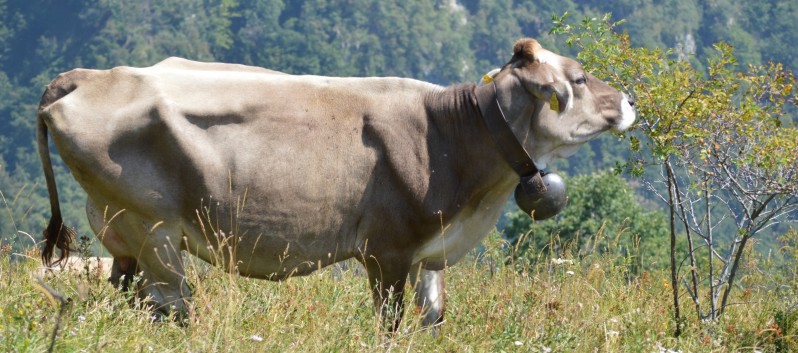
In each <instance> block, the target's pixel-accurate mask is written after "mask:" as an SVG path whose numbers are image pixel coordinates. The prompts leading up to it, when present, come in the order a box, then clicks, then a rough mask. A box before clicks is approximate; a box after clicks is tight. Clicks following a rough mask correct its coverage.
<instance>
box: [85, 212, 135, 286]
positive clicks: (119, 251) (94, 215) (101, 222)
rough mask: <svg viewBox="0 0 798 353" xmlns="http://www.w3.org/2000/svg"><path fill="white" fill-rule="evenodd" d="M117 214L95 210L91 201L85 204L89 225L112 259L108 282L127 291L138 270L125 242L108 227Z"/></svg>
mask: <svg viewBox="0 0 798 353" xmlns="http://www.w3.org/2000/svg"><path fill="white" fill-rule="evenodd" d="M119 214H121V213H119ZM119 214H115V215H109V214H108V213H107V212H106V209H103V210H100V209H99V208H97V206H96V205H95V204H94V203H93V202H92V201H91V199H88V201H87V202H86V215H87V216H88V219H89V225H90V226H91V229H92V231H94V234H96V235H97V238H99V239H100V242H101V243H102V244H103V246H105V248H106V249H107V250H108V252H109V253H111V256H113V258H114V263H113V265H112V266H111V277H109V278H108V281H109V282H111V284H112V285H113V286H114V287H116V288H120V289H122V290H123V291H128V290H130V287H131V284H132V283H133V278H134V276H135V275H136V274H137V273H138V271H139V268H138V264H137V263H136V259H135V258H133V257H132V253H131V252H130V250H129V247H128V245H127V244H126V243H125V240H124V239H123V238H122V237H120V236H119V234H117V232H116V231H115V230H114V229H113V228H112V227H110V221H111V220H112V219H113V218H114V217H115V216H118V215H119Z"/></svg>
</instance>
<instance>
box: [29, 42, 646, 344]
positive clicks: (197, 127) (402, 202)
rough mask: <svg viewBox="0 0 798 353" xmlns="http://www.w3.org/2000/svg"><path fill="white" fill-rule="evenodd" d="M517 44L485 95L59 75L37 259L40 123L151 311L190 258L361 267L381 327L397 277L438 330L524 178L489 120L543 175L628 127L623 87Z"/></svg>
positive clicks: (53, 224)
mask: <svg viewBox="0 0 798 353" xmlns="http://www.w3.org/2000/svg"><path fill="white" fill-rule="evenodd" d="M513 51H514V55H513V57H512V58H511V59H510V61H509V62H508V63H507V64H506V65H505V66H504V67H503V68H502V69H501V71H499V72H498V73H496V74H495V75H494V76H493V83H492V84H490V85H484V86H480V87H476V86H475V85H474V84H460V85H454V86H451V87H440V86H436V85H433V84H430V83H425V82H421V81H417V80H412V79H404V78H338V77H321V76H294V75H286V74H280V73H277V72H275V71H271V70H266V69H261V68H252V67H246V66H241V65H228V64H216V63H214V64H210V63H198V62H192V61H187V60H183V59H176V58H172V59H167V60H165V61H164V62H161V63H159V64H157V65H155V66H152V67H148V68H131V67H117V68H114V69H111V70H101V71H98V70H84V69H77V70H73V71H70V72H67V73H64V74H61V75H59V76H58V77H57V78H56V79H55V80H54V81H53V82H52V83H50V85H49V86H48V87H47V90H46V91H45V93H44V96H43V97H42V101H41V104H40V106H39V114H38V134H37V136H38V137H37V140H38V146H39V151H40V154H41V157H42V164H43V167H44V171H45V176H46V179H47V185H48V190H49V192H50V202H51V207H52V212H53V213H52V219H51V220H50V224H49V226H48V228H47V230H46V231H45V237H46V240H47V242H46V247H45V249H44V252H43V257H44V260H45V262H47V263H49V262H50V261H51V260H52V253H53V250H54V247H58V248H60V249H62V250H64V249H67V248H68V245H69V239H70V234H69V232H68V231H67V230H66V229H67V228H66V227H64V226H63V225H62V219H61V214H60V209H59V204H58V198H57V189H56V186H55V182H54V179H53V172H52V167H51V164H50V157H49V150H48V147H47V134H48V130H49V131H50V133H51V134H52V139H53V143H54V144H55V146H56V148H57V149H58V151H59V152H60V154H61V156H62V157H63V160H64V162H66V164H67V166H68V167H69V169H70V170H71V171H72V174H73V176H74V177H75V179H76V180H77V181H78V182H79V183H80V185H81V186H82V187H83V189H85V190H86V192H87V194H88V196H89V198H88V199H89V201H88V205H87V213H88V217H89V221H90V223H91V225H92V227H93V229H94V231H95V232H96V233H97V234H98V236H99V237H100V239H101V241H102V243H103V245H104V246H105V247H106V248H107V249H108V251H109V252H110V253H111V254H112V255H113V257H114V259H115V261H114V268H113V273H112V276H111V281H112V282H114V283H120V282H122V284H123V285H126V282H127V281H125V279H129V278H131V275H132V274H133V273H137V271H138V270H141V271H142V273H143V279H144V284H143V285H142V286H141V287H140V292H139V293H140V295H142V296H149V297H150V298H151V300H152V301H153V303H154V304H155V305H156V308H157V309H158V310H159V311H160V312H169V311H170V310H178V312H183V311H184V310H185V308H186V302H185V301H186V300H187V299H188V298H189V296H190V291H189V286H188V285H187V283H186V278H185V274H184V271H183V263H182V261H181V252H182V251H183V250H186V251H188V252H189V253H191V254H193V255H195V256H198V257H199V258H201V259H203V260H205V261H208V262H211V263H214V264H223V265H224V267H225V268H226V269H227V270H230V271H234V272H237V273H239V274H241V275H243V276H247V277H254V278H264V279H270V280H282V279H285V278H287V277H290V276H297V275H306V274H309V273H311V272H313V271H314V270H316V269H318V268H321V267H324V266H327V265H329V264H332V263H335V262H338V261H341V260H345V259H348V258H357V259H358V260H359V261H360V262H361V263H363V265H364V266H365V268H366V271H367V274H368V277H369V283H370V286H371V288H372V291H373V297H374V303H375V308H376V309H377V313H378V314H379V315H381V316H382V317H383V318H384V319H386V320H388V322H389V323H391V324H392V325H394V326H393V327H394V328H395V327H396V325H397V324H398V323H399V320H400V318H401V313H402V308H403V304H402V297H403V289H404V286H405V281H406V279H407V278H408V275H410V276H411V280H412V281H413V282H414V283H415V282H416V278H418V279H419V281H420V283H419V284H418V285H417V286H416V291H417V298H418V303H419V304H421V305H424V306H425V307H426V308H427V310H426V314H425V318H424V323H425V324H427V325H430V324H434V323H437V322H439V321H441V319H442V317H443V311H444V308H443V301H444V298H443V293H444V291H443V275H442V271H443V269H444V268H446V267H447V266H450V265H453V264H455V263H456V262H457V261H458V260H460V259H461V258H463V256H464V255H465V254H466V253H467V252H468V251H469V250H470V249H472V248H474V246H476V245H477V244H478V243H479V242H480V241H481V240H482V239H483V238H484V237H485V235H486V234H487V233H488V232H489V231H490V230H491V229H492V228H493V227H494V224H495V223H496V220H497V218H498V217H499V214H500V212H501V210H502V206H503V205H504V203H505V202H506V200H507V199H508V196H509V195H510V193H511V192H512V191H513V188H514V187H515V185H516V184H517V183H518V180H519V175H518V173H516V172H515V171H514V169H513V167H512V166H511V164H512V163H510V162H507V161H505V158H507V157H506V156H504V155H502V152H500V148H499V147H498V146H499V145H501V144H504V143H507V141H508V140H507V139H500V138H498V137H496V136H492V135H491V134H490V133H489V129H488V126H487V125H488V124H487V123H486V121H488V120H489V119H494V121H499V120H496V119H503V120H504V119H506V123H504V124H505V126H506V127H507V126H508V127H509V129H510V130H511V132H512V134H511V136H513V135H514V137H515V138H510V139H509V140H513V141H512V142H511V143H515V144H517V145H518V146H523V148H521V149H520V150H521V151H524V150H525V151H526V152H528V154H529V156H531V160H532V161H534V164H535V165H537V167H540V168H543V167H545V165H546V164H547V163H548V162H549V161H550V160H552V159H553V158H557V157H566V156H568V155H570V154H572V153H574V152H575V151H576V149H577V148H578V147H579V146H580V145H582V144H583V143H585V142H586V141H588V140H590V139H592V138H594V137H596V136H597V135H599V134H600V133H602V132H604V131H607V130H609V129H616V130H623V129H626V128H628V127H629V126H630V125H631V124H632V122H633V121H634V119H635V114H634V112H633V110H632V107H631V105H630V102H629V100H628V99H627V98H626V96H625V95H624V94H622V93H620V92H618V91H617V90H615V89H613V88H611V87H610V86H609V85H607V84H605V83H604V82H602V81H600V80H598V79H596V78H595V77H593V76H592V75H590V74H589V73H587V72H585V71H584V69H583V68H582V66H581V65H580V64H579V63H577V62H576V61H574V60H572V59H569V58H565V57H562V56H559V55H556V54H553V53H551V52H549V51H547V50H545V49H543V48H542V47H541V46H540V45H539V44H538V42H536V41H535V40H533V39H522V40H519V41H518V42H517V43H516V44H515V46H514V48H513ZM480 97H481V98H480ZM480 101H481V102H483V103H479V102H480ZM484 102H488V103H484ZM491 104H493V105H497V106H496V107H494V110H493V111H494V112H501V114H498V113H488V112H487V111H490V110H486V109H487V107H486V106H487V105H491ZM483 112H486V113H485V114H483ZM497 114H498V115H497ZM489 115H490V116H489ZM494 115H495V116H494ZM494 140H495V141H494ZM518 141H520V142H521V144H518ZM524 155H526V153H524ZM527 158H528V157H527ZM530 163H532V162H530ZM62 254H63V253H62ZM387 298H392V299H393V301H392V302H390V303H389V302H388V299H387ZM389 312H390V313H391V314H392V315H393V314H395V315H396V316H390V317H389V316H388V315H386V314H387V313H389Z"/></svg>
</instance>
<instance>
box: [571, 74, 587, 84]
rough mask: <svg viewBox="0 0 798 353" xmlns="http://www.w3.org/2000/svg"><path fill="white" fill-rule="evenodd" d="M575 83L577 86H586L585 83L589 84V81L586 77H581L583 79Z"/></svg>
mask: <svg viewBox="0 0 798 353" xmlns="http://www.w3.org/2000/svg"><path fill="white" fill-rule="evenodd" d="M574 83H575V84H577V85H584V84H585V83H587V79H586V78H585V76H581V77H579V78H577V79H576V80H575V81H574Z"/></svg>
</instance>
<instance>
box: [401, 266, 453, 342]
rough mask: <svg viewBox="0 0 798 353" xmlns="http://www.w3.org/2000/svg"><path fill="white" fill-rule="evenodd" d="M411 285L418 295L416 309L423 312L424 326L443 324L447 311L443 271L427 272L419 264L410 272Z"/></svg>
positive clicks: (422, 322) (422, 320)
mask: <svg viewBox="0 0 798 353" xmlns="http://www.w3.org/2000/svg"><path fill="white" fill-rule="evenodd" d="M410 283H411V284H413V288H414V290H415V293H416V300H415V301H416V307H418V308H419V309H420V310H421V315H422V319H421V324H422V326H424V327H433V326H438V325H440V324H441V323H443V314H444V312H445V311H446V293H445V292H444V282H443V270H440V271H430V270H425V269H423V268H422V264H421V263H418V264H416V265H415V266H413V269H412V270H411V271H410Z"/></svg>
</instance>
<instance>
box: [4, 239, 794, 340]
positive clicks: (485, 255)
mask: <svg viewBox="0 0 798 353" xmlns="http://www.w3.org/2000/svg"><path fill="white" fill-rule="evenodd" d="M663 246H665V244H663ZM2 249H3V250H0V259H1V260H0V351H3V352H43V351H47V350H48V349H49V347H50V344H51V342H52V340H51V339H52V334H53V329H54V327H55V325H56V323H57V321H58V320H59V311H60V305H59V304H58V302H57V301H53V300H51V299H49V298H48V296H47V295H45V294H44V293H45V292H44V291H43V290H41V289H40V287H39V286H38V285H37V283H38V282H37V281H36V280H35V279H34V278H33V274H34V273H35V272H36V270H37V268H38V266H39V265H40V263H39V261H38V257H37V256H38V254H37V252H36V250H31V251H29V253H28V254H19V253H12V251H11V247H10V246H7V245H6V246H3V248H2ZM511 251H512V249H510V248H509V247H508V246H507V244H506V243H504V242H503V241H502V240H500V237H499V236H498V235H497V234H493V235H491V236H490V237H489V238H488V239H487V240H486V241H485V249H484V251H483V252H480V253H479V254H477V253H476V252H475V253H473V254H471V255H469V257H468V258H466V259H464V260H463V261H461V262H460V263H458V264H457V265H455V266H454V267H452V268H450V269H449V270H447V274H446V281H447V282H446V286H447V296H448V303H447V313H446V322H445V323H444V325H443V327H441V328H440V329H439V330H438V331H437V332H435V333H433V332H430V331H424V330H422V329H421V328H420V326H419V317H420V316H419V312H418V311H417V310H413V307H412V306H409V309H408V310H407V313H406V314H405V318H404V321H403V322H402V325H401V329H400V331H399V332H398V333H397V334H394V335H386V334H385V333H384V332H381V329H380V327H381V325H379V324H378V323H377V320H376V319H375V316H374V314H373V312H372V304H371V297H370V294H369V292H368V290H367V284H366V282H367V281H366V279H365V278H364V277H363V275H362V273H361V272H362V271H360V270H359V269H358V268H357V266H347V268H345V269H344V268H337V269H336V268H332V267H331V268H326V269H323V270H321V271H318V272H317V273H315V274H313V275H310V276H307V277H301V278H293V279H290V280H287V281H284V282H277V283H275V282H268V281H262V280H252V279H245V278H241V277H238V276H235V275H230V274H227V273H225V272H222V271H220V270H218V269H215V268H212V267H210V266H208V265H207V264H205V263H202V262H200V261H199V260H196V259H194V258H187V262H188V263H187V269H188V276H189V279H190V281H191V283H192V285H193V286H194V291H195V292H194V300H193V311H192V314H191V315H190V324H189V325H188V326H185V327H184V326H180V325H177V324H175V323H173V322H156V323H153V322H151V319H150V315H149V313H148V312H147V311H146V310H141V309H133V308H132V307H131V305H129V301H130V300H131V299H132V298H131V296H130V295H129V294H125V293H120V292H117V291H116V290H114V288H112V287H111V286H110V285H109V284H107V283H106V281H105V279H104V278H102V277H97V276H93V275H91V274H87V273H82V274H76V273H60V274H56V275H54V276H51V277H49V278H46V279H45V282H46V283H47V284H48V285H49V286H51V287H52V288H53V289H55V290H56V291H57V292H59V293H61V294H62V295H63V296H64V297H68V298H69V303H68V304H67V305H66V306H65V307H64V310H63V315H62V316H61V317H60V326H59V330H58V333H57V336H56V338H55V342H54V344H55V346H54V351H56V352H151V351H152V352H373V351H386V352H389V351H394V352H677V351H681V352H779V351H784V352H789V351H794V350H796V349H798V348H796V347H798V344H796V342H798V337H796V334H798V328H797V327H796V326H798V325H796V324H795V318H796V314H795V311H796V310H792V314H785V313H787V312H788V310H787V309H788V303H787V301H786V300H787V299H790V298H787V299H785V297H784V295H782V294H780V293H781V292H780V291H779V288H782V289H784V288H792V289H790V290H787V292H789V293H795V290H794V289H795V287H796V283H795V282H794V281H793V282H792V283H774V280H773V277H772V276H768V275H765V274H763V273H762V272H759V271H752V272H751V274H748V275H746V276H745V277H744V278H743V279H742V280H741V281H740V282H739V283H740V288H739V290H736V291H734V292H733V293H734V295H735V298H733V302H735V303H738V304H736V305H733V306H731V307H730V308H729V309H728V311H727V312H726V313H725V314H724V316H723V317H722V319H721V320H720V321H719V322H716V323H701V322H699V320H697V318H696V315H695V311H694V309H693V308H692V307H691V305H692V304H691V303H690V302H688V298H687V296H686V295H683V296H682V298H681V300H682V312H683V315H684V316H685V317H686V319H685V320H686V321H685V322H684V325H685V332H684V333H683V335H682V336H681V337H680V338H679V339H675V338H674V337H673V331H674V325H673V320H672V317H673V313H672V309H671V308H672V297H671V296H670V293H671V288H670V285H669V275H668V273H667V272H665V271H662V272H642V273H640V274H636V275H632V274H630V268H629V267H628V266H626V265H624V264H625V263H629V262H630V261H628V259H624V258H623V257H621V256H609V255H601V256H592V255H589V256H579V255H574V256H570V255H568V254H557V255H554V254H549V253H546V252H545V251H541V254H540V255H539V256H537V259H536V261H532V262H529V263H534V264H532V265H524V266H521V267H522V268H519V266H517V264H514V263H512V262H509V263H508V261H506V259H507V258H508V255H510V253H511ZM408 290H409V288H408ZM794 299H795V298H794V297H793V298H792V299H791V300H789V301H791V302H794ZM406 300H407V302H408V305H411V303H412V302H410V300H412V298H406Z"/></svg>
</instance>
